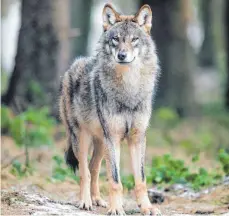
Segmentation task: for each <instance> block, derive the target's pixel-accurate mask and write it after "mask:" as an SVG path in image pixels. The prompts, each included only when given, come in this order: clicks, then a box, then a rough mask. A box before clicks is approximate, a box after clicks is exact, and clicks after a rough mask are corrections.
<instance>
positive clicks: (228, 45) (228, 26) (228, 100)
mask: <svg viewBox="0 0 229 216" xmlns="http://www.w3.org/2000/svg"><path fill="white" fill-rule="evenodd" d="M225 11H226V13H225V28H226V29H225V30H226V31H225V32H226V35H225V39H226V55H227V56H226V61H227V65H226V72H227V85H226V107H227V109H228V110H229V1H228V0H226V3H225Z"/></svg>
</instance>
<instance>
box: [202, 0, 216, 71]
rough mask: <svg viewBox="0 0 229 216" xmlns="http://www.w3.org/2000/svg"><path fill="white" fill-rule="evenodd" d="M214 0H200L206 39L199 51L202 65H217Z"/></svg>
mask: <svg viewBox="0 0 229 216" xmlns="http://www.w3.org/2000/svg"><path fill="white" fill-rule="evenodd" d="M213 3H214V2H213V0H201V1H200V13H201V20H202V23H203V29H204V41H203V44H202V46H201V49H200V52H199V64H200V66H202V67H215V66H216V62H215V58H216V56H215V51H214V36H213V28H212V25H213V23H214V22H213V10H214V8H213V7H214V4H213Z"/></svg>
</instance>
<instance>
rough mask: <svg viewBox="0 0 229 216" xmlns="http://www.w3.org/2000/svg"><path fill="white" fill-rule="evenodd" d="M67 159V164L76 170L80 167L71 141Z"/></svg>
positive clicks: (66, 154) (66, 155) (66, 152)
mask: <svg viewBox="0 0 229 216" xmlns="http://www.w3.org/2000/svg"><path fill="white" fill-rule="evenodd" d="M65 161H66V163H67V165H69V166H70V167H71V168H72V169H73V171H74V172H75V171H76V169H78V168H79V161H78V159H77V158H76V156H75V154H74V152H73V149H72V144H71V143H70V145H69V147H68V149H67V150H66V151H65Z"/></svg>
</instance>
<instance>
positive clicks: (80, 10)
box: [71, 0, 92, 59]
mask: <svg viewBox="0 0 229 216" xmlns="http://www.w3.org/2000/svg"><path fill="white" fill-rule="evenodd" d="M91 5H92V0H87V1H84V0H77V1H76V0H71V27H72V28H73V29H78V30H79V35H78V36H77V37H73V38H72V39H71V44H72V45H71V47H72V50H71V58H72V59H74V58H75V57H76V56H85V55H86V54H87V44H88V33H89V26H90V14H91Z"/></svg>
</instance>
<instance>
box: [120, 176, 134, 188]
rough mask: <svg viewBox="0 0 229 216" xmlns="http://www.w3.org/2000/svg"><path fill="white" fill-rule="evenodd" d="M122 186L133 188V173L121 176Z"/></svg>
mask: <svg viewBox="0 0 229 216" xmlns="http://www.w3.org/2000/svg"><path fill="white" fill-rule="evenodd" d="M122 184H123V187H124V188H126V189H127V190H128V191H130V190H131V189H133V188H134V177H133V175H128V176H123V177H122Z"/></svg>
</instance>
